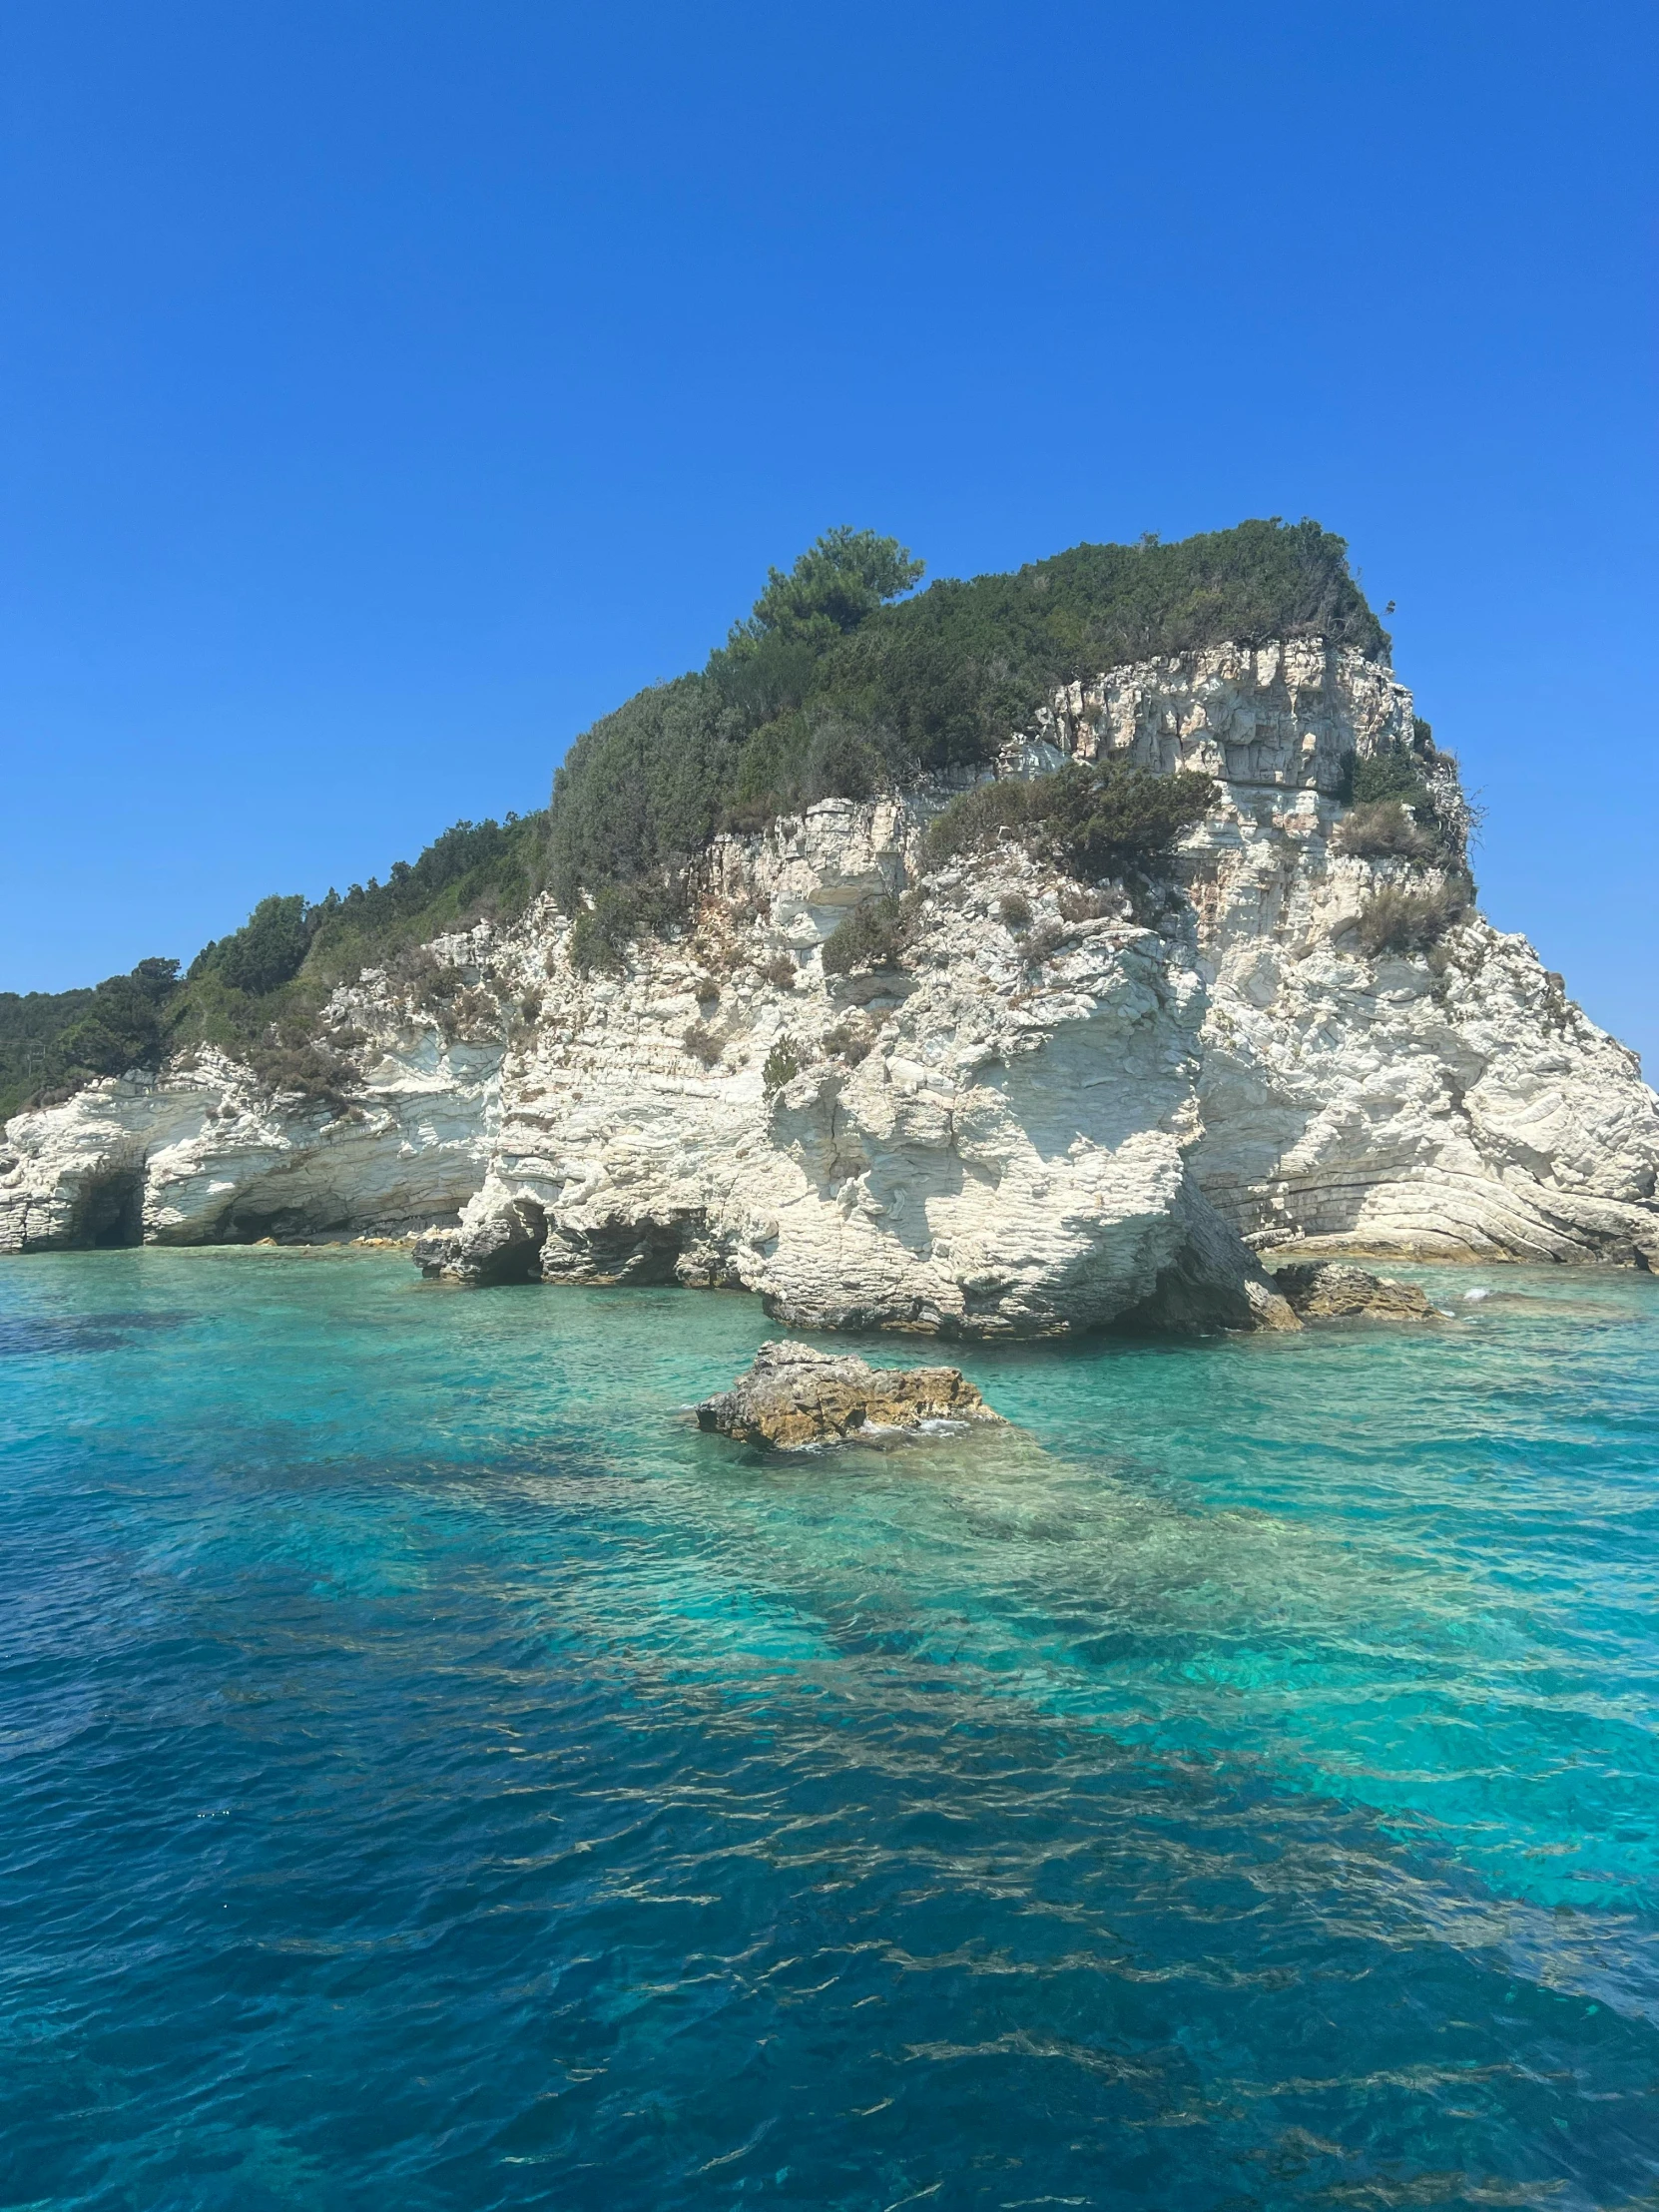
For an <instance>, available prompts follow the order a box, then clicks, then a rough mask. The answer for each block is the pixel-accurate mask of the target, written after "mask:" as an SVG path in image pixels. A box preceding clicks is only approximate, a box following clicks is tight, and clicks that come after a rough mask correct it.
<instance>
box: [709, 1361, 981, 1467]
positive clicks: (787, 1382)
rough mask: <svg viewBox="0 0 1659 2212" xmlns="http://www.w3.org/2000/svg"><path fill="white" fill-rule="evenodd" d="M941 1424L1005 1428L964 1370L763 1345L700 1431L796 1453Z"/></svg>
mask: <svg viewBox="0 0 1659 2212" xmlns="http://www.w3.org/2000/svg"><path fill="white" fill-rule="evenodd" d="M933 1421H949V1422H952V1423H966V1422H968V1421H995V1422H998V1423H1001V1421H1002V1415H1001V1414H1000V1413H998V1412H994V1411H993V1410H992V1409H991V1407H990V1406H988V1405H987V1404H986V1403H985V1400H984V1399H983V1398H982V1397H981V1396H980V1394H979V1392H978V1390H977V1389H976V1388H975V1387H974V1385H973V1384H972V1383H970V1382H969V1381H968V1380H967V1378H966V1377H965V1376H964V1375H963V1374H962V1372H961V1370H960V1369H959V1368H872V1367H871V1366H870V1365H869V1363H868V1362H867V1361H865V1360H860V1359H858V1358H856V1357H855V1356H854V1355H852V1354H850V1353H836V1352H821V1351H819V1350H818V1348H817V1347H816V1346H814V1345H803V1344H793V1343H789V1342H782V1343H774V1344H764V1345H762V1347H761V1349H760V1351H759V1352H757V1353H756V1355H755V1364H754V1366H753V1367H752V1368H751V1369H750V1371H749V1373H748V1374H747V1375H743V1376H740V1377H739V1378H738V1380H737V1382H736V1383H733V1385H732V1387H731V1388H730V1389H729V1390H723V1391H722V1392H721V1393H720V1395H719V1396H718V1397H709V1398H705V1399H704V1400H703V1403H702V1404H701V1405H699V1406H698V1408H697V1424H698V1426H699V1427H700V1428H703V1429H706V1430H708V1431H710V1432H712V1433H713V1434H715V1435H720V1436H731V1437H734V1438H735V1439H736V1440H737V1441H738V1442H739V1443H746V1444H768V1445H773V1446H781V1447H783V1448H784V1449H795V1450H799V1449H800V1448H801V1447H802V1446H803V1445H806V1444H821V1443H839V1442H843V1441H845V1439H846V1438H848V1437H849V1436H858V1435H861V1434H866V1433H867V1432H868V1431H870V1430H871V1429H886V1430H892V1429H899V1430H903V1429H916V1428H920V1427H922V1426H923V1425H924V1424H926V1423H929V1422H933Z"/></svg>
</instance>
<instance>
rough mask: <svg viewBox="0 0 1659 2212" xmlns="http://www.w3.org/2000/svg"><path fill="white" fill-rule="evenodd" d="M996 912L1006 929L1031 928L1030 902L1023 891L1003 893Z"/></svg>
mask: <svg viewBox="0 0 1659 2212" xmlns="http://www.w3.org/2000/svg"><path fill="white" fill-rule="evenodd" d="M996 910H997V912H998V913H999V914H1000V915H1001V917H1002V921H1003V924H1004V926H1005V927H1006V928H1009V929H1029V928H1030V926H1031V901H1030V899H1028V898H1027V897H1026V895H1025V893H1024V892H1023V891H1004V892H1003V894H1002V897H1001V899H1000V900H999V901H998V904H997V909H996Z"/></svg>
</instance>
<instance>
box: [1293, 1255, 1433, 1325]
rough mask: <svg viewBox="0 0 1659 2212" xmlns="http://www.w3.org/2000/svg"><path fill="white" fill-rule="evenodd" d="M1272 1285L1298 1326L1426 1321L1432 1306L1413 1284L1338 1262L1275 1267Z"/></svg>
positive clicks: (1431, 1314)
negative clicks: (1330, 1323)
mask: <svg viewBox="0 0 1659 2212" xmlns="http://www.w3.org/2000/svg"><path fill="white" fill-rule="evenodd" d="M1274 1282H1275V1283H1276V1284H1277V1285H1278V1287H1279V1289H1280V1291H1281V1292H1282V1293H1283V1294H1284V1297H1285V1299H1286V1300H1287V1302H1288V1303H1289V1305H1290V1307H1291V1310H1292V1312H1293V1313H1294V1314H1296V1316H1297V1317H1298V1319H1299V1320H1301V1321H1432V1320H1433V1319H1434V1306H1433V1303H1432V1301H1431V1300H1430V1298H1429V1296H1428V1293H1427V1292H1426V1291H1424V1290H1422V1289H1420V1288H1419V1287H1418V1286H1417V1285H1416V1284H1415V1283H1396V1282H1395V1281H1394V1279H1393V1277H1392V1276H1390V1275H1372V1274H1370V1273H1369V1272H1368V1271H1367V1270H1366V1269H1365V1268H1357V1267H1350V1266H1346V1265H1345V1264H1344V1263H1343V1262H1342V1261H1340V1260H1312V1261H1308V1262H1306V1263H1303V1264H1302V1265H1299V1266H1292V1267H1284V1268H1280V1269H1279V1270H1278V1272H1277V1273H1276V1274H1275V1276H1274Z"/></svg>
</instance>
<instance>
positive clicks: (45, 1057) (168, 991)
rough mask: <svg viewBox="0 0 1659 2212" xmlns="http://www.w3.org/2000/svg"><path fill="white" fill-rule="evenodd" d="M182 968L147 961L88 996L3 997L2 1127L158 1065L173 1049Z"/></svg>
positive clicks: (39, 994)
mask: <svg viewBox="0 0 1659 2212" xmlns="http://www.w3.org/2000/svg"><path fill="white" fill-rule="evenodd" d="M178 979H179V963H178V961H177V960H160V959H154V960H141V961H140V962H139V964H138V966H137V967H135V968H133V969H132V970H131V971H130V972H129V973H128V974H126V975H111V976H107V977H106V978H105V980H104V981H103V982H102V983H100V984H98V985H97V986H96V988H94V989H90V990H72V991H30V992H27V993H25V994H20V993H18V992H16V991H4V992H0V1119H4V1118H5V1117H6V1116H7V1115H10V1114H14V1113H15V1112H16V1111H17V1110H18V1108H19V1107H20V1106H22V1105H24V1104H26V1103H27V1102H28V1101H29V1100H30V1099H31V1098H35V1097H40V1096H42V1095H47V1094H50V1095H52V1096H67V1095H69V1094H70V1093H72V1092H74V1091H75V1090H78V1089H79V1088H80V1086H81V1085H82V1084H83V1083H85V1082H86V1081H88V1080H89V1079H90V1078H91V1077H93V1076H95V1075H121V1074H124V1073H125V1072H126V1071H127V1069H128V1068H132V1067H138V1066H143V1065H146V1064H149V1065H154V1064H155V1063H156V1062H157V1061H158V1060H160V1059H161V1057H162V1055H163V1054H164V1052H165V1051H166V1049H167V1039H168V1032H169V1015H170V1010H171V1007H172V1004H173V1001H174V999H175V998H176V996H177V992H178Z"/></svg>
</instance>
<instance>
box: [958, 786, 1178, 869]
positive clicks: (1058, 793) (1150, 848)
mask: <svg viewBox="0 0 1659 2212" xmlns="http://www.w3.org/2000/svg"><path fill="white" fill-rule="evenodd" d="M1218 789H1219V786H1218V785H1217V783H1216V781H1215V779H1214V777H1211V776H1197V775H1194V774H1192V773H1191V771H1189V770H1186V769H1183V770H1181V771H1180V773H1179V774H1177V775H1174V776H1158V775H1155V774H1154V773H1153V772H1152V771H1151V770H1150V769H1139V768H1127V767H1125V766H1124V765H1123V764H1122V763H1121V762H1119V761H1108V762H1103V763H1101V764H1100V765H1099V766H1098V767H1094V768H1084V767H1082V766H1080V765H1079V764H1078V763H1076V762H1069V761H1068V762H1067V764H1066V766H1065V767H1064V768H1062V769H1059V770H1057V771H1056V773H1055V774H1054V775H1052V776H1039V777H1035V778H1033V779H1032V780H1031V781H1030V782H1029V783H1026V782H1023V781H1020V780H1017V779H1015V778H1012V777H1009V778H1007V779H1005V780H1004V781H1002V782H1000V783H995V784H980V785H976V786H975V787H974V789H973V790H972V791H968V792H964V793H963V794H962V796H961V797H960V798H959V799H954V800H952V801H951V803H950V805H949V806H948V807H947V808H946V809H945V810H944V812H943V814H941V815H939V816H938V817H937V818H936V820H935V821H933V822H932V823H930V824H929V826H928V829H927V833H926V835H925V836H924V837H923V839H922V847H921V859H922V865H923V867H925V868H933V867H937V866H939V865H941V864H942V863H943V861H944V860H945V859H947V858H955V857H958V856H960V855H961V854H964V853H967V852H972V851H975V850H981V851H982V850H984V849H986V848H987V847H989V846H991V845H993V844H994V843H995V842H996V840H997V838H998V837H999V836H1001V835H1002V834H1003V833H1004V832H1008V833H1011V834H1013V835H1016V836H1017V837H1018V838H1019V839H1020V841H1021V842H1022V843H1023V844H1024V845H1025V847H1026V848H1027V850H1028V851H1031V852H1035V853H1041V854H1043V855H1044V856H1045V857H1047V858H1050V859H1053V860H1056V861H1058V862H1059V863H1061V864H1062V865H1063V866H1065V867H1066V868H1068V869H1069V870H1070V871H1071V872H1072V873H1073V874H1075V875H1082V876H1089V877H1100V876H1104V875H1114V874H1118V873H1120V872H1121V871H1122V870H1123V869H1124V868H1141V869H1156V868H1157V867H1158V866H1160V864H1161V863H1163V862H1165V861H1167V860H1168V858H1169V857H1170V855H1171V854H1172V853H1173V852H1174V850H1175V847H1176V845H1177V844H1178V843H1179V842H1180V840H1181V838H1182V837H1183V836H1185V834H1186V833H1187V831H1188V830H1191V829H1192V828H1193V826H1194V825H1195V824H1196V823H1199V822H1202V821H1203V819H1204V817H1205V815H1206V814H1207V813H1208V812H1209V810H1210V808H1211V806H1212V805H1213V804H1214V802H1215V798H1216V794H1217V791H1218Z"/></svg>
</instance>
